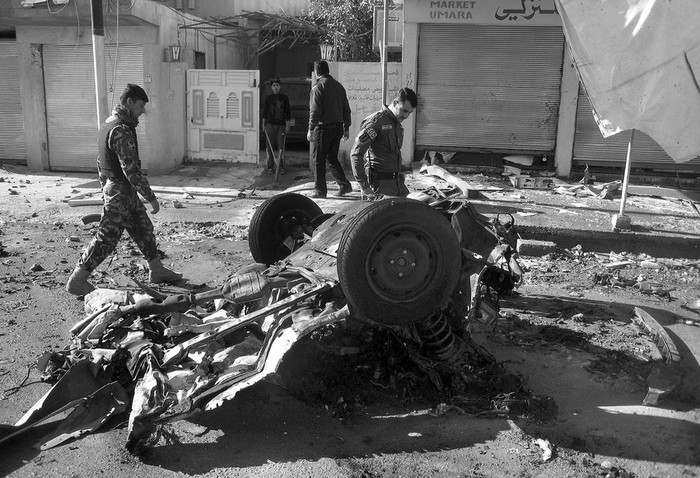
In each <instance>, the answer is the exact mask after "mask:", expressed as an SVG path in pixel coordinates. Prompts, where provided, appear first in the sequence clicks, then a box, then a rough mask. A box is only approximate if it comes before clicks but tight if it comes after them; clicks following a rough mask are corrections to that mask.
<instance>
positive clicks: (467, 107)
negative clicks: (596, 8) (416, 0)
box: [416, 24, 564, 153]
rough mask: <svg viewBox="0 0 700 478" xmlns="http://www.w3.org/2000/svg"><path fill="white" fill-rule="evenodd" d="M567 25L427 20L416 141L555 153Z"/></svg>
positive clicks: (436, 145) (419, 143) (475, 148)
mask: <svg viewBox="0 0 700 478" xmlns="http://www.w3.org/2000/svg"><path fill="white" fill-rule="evenodd" d="M563 52H564V35H563V32H562V29H561V27H558V26H555V27H516V26H500V25H498V26H493V25H449V24H423V25H421V26H420V41H419V51H418V79H417V87H416V93H417V94H418V98H419V101H418V112H417V115H416V146H417V147H419V148H422V149H445V150H452V151H519V152H533V153H543V152H552V151H554V145H555V139H556V129H557V123H558V115H559V99H560V89H561V77H562V62H563Z"/></svg>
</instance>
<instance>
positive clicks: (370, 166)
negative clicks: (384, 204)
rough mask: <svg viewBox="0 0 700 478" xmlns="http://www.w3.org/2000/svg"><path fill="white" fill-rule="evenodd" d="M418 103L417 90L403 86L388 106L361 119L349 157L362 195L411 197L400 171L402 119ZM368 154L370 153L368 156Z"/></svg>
mask: <svg viewBox="0 0 700 478" xmlns="http://www.w3.org/2000/svg"><path fill="white" fill-rule="evenodd" d="M417 104H418V97H417V96H416V93H415V92H414V91H413V90H412V89H410V88H401V89H400V90H399V92H398V93H397V94H396V96H395V97H394V99H393V100H392V101H391V104H390V105H389V106H386V105H385V106H383V107H382V109H381V110H380V111H377V112H376V113H374V114H372V115H370V116H368V117H367V118H365V119H364V120H362V123H361V125H360V132H359V133H358V135H357V138H355V144H354V145H353V147H352V152H351V153H350V158H351V161H352V172H353V174H354V175H355V179H356V180H357V182H358V183H360V188H362V195H363V196H365V197H367V198H370V199H372V198H374V196H375V195H378V194H382V195H385V196H402V197H405V196H408V188H406V184H405V183H404V175H403V173H401V145H402V143H403V127H402V126H401V122H403V120H405V119H406V118H408V117H409V116H410V115H411V113H413V110H415V109H416V105H417ZM365 153H368V154H367V156H366V157H365Z"/></svg>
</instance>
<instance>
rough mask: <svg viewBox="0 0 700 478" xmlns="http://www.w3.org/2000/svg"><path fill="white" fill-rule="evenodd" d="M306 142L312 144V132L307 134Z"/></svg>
mask: <svg viewBox="0 0 700 478" xmlns="http://www.w3.org/2000/svg"><path fill="white" fill-rule="evenodd" d="M306 141H308V142H309V143H310V142H311V130H309V131H307V132H306Z"/></svg>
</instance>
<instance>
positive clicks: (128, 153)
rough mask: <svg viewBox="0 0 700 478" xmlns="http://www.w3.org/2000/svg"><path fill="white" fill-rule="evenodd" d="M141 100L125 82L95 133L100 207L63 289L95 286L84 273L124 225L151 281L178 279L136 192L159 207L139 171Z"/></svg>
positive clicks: (136, 89) (112, 246) (80, 290)
mask: <svg viewBox="0 0 700 478" xmlns="http://www.w3.org/2000/svg"><path fill="white" fill-rule="evenodd" d="M147 102H148V96H147V95H146V92H145V91H144V90H143V88H141V87H140V86H138V85H134V84H131V83H129V84H128V85H127V86H126V88H125V89H124V92H123V93H122V95H121V97H120V98H119V104H118V105H117V106H116V107H115V108H114V111H113V112H112V115H111V116H110V117H109V118H107V120H106V121H105V123H104V124H103V125H102V127H101V128H100V130H99V132H98V133H97V152H98V156H97V173H98V175H99V178H100V184H101V185H102V195H103V202H104V207H103V210H102V219H101V220H100V224H99V226H98V227H97V232H96V233H95V237H93V238H92V241H91V242H90V244H89V245H88V246H87V248H85V251H84V252H83V254H82V256H81V257H80V260H79V261H78V265H77V266H76V267H75V270H74V271H73V273H72V274H71V276H70V278H69V279H68V283H67V284H66V290H67V291H68V292H69V293H71V294H74V295H79V296H80V295H86V294H88V293H90V292H92V291H93V290H94V289H95V287H94V286H93V285H92V284H90V282H88V278H89V277H90V274H91V273H92V271H93V270H95V268H96V267H97V266H99V265H100V264H101V263H102V261H104V260H105V259H106V258H107V257H108V256H109V255H110V254H111V253H112V252H113V251H114V249H115V247H116V246H117V243H118V242H119V239H120V238H121V236H122V232H123V231H124V229H126V230H127V232H128V233H129V235H130V236H131V238H132V239H133V240H134V242H135V243H136V245H137V246H138V248H139V250H140V251H141V253H142V254H143V256H144V258H145V259H146V260H147V261H148V267H149V279H150V281H151V282H157V283H162V282H174V281H177V280H179V279H181V278H182V274H179V273H177V272H173V271H171V270H170V269H168V268H166V267H165V266H163V264H162V263H161V261H160V257H159V256H158V249H157V247H156V237H155V235H154V233H153V223H152V222H151V220H150V219H149V217H148V214H147V213H146V208H145V207H144V205H143V204H142V203H141V200H140V199H139V197H138V194H140V195H141V196H143V197H144V199H146V201H148V202H149V204H150V205H151V208H152V211H151V214H156V213H157V212H158V211H159V210H160V204H159V203H158V199H156V195H155V194H153V191H152V190H151V187H150V185H149V184H148V180H147V179H146V178H145V177H144V176H143V174H142V172H141V160H140V159H139V148H138V142H137V138H136V127H137V126H138V124H139V121H138V118H139V116H141V114H143V112H144V111H145V106H146V103H147ZM137 193H138V194H137Z"/></svg>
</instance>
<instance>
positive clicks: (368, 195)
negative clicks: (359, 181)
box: [362, 186, 377, 201]
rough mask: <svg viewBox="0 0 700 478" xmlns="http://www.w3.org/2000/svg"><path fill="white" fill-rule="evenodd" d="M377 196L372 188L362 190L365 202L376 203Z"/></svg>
mask: <svg viewBox="0 0 700 478" xmlns="http://www.w3.org/2000/svg"><path fill="white" fill-rule="evenodd" d="M376 197H377V196H376V195H375V194H374V191H372V188H370V187H369V186H367V187H366V188H362V200H363V201H374V199H375V198H376Z"/></svg>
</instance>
